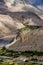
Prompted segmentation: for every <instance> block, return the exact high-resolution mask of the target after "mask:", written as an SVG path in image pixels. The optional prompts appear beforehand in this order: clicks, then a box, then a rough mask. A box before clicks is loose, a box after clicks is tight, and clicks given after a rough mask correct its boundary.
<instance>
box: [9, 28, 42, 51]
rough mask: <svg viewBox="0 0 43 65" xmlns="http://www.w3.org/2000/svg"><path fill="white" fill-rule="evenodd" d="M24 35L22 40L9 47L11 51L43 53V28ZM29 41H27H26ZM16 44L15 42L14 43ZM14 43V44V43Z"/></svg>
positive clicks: (29, 31)
mask: <svg viewBox="0 0 43 65" xmlns="http://www.w3.org/2000/svg"><path fill="white" fill-rule="evenodd" d="M25 32H26V31H24V33H22V36H21V38H20V39H19V40H18V41H16V43H14V44H13V45H11V46H9V50H14V51H15V50H16V51H29V50H37V51H43V27H41V28H39V29H35V30H28V33H26V34H25ZM26 40H27V41H26ZM13 42H14V41H13ZM13 42H12V43H13Z"/></svg>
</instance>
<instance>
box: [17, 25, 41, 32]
mask: <svg viewBox="0 0 43 65" xmlns="http://www.w3.org/2000/svg"><path fill="white" fill-rule="evenodd" d="M41 27H42V26H29V25H27V26H25V27H23V28H21V29H19V30H18V31H19V32H21V31H24V30H29V29H30V30H34V29H38V28H41Z"/></svg>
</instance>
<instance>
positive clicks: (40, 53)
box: [0, 47, 43, 57]
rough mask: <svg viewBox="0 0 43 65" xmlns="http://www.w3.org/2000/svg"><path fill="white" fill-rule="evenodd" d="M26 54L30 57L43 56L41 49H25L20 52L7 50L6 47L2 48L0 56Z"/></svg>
mask: <svg viewBox="0 0 43 65" xmlns="http://www.w3.org/2000/svg"><path fill="white" fill-rule="evenodd" d="M21 55H22V56H26V57H30V56H34V55H37V56H43V52H41V51H40V52H39V51H34V50H33V51H24V52H20V53H19V51H18V52H17V51H13V50H7V49H6V48H5V47H3V48H1V49H0V56H8V57H19V56H21Z"/></svg>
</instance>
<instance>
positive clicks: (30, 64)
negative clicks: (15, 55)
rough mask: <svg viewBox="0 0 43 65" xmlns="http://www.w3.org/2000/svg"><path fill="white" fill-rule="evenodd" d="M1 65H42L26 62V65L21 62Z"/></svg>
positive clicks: (1, 64) (0, 64)
mask: <svg viewBox="0 0 43 65" xmlns="http://www.w3.org/2000/svg"><path fill="white" fill-rule="evenodd" d="M0 65H40V64H37V63H32V62H25V63H24V64H21V63H19V62H3V63H0Z"/></svg>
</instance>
